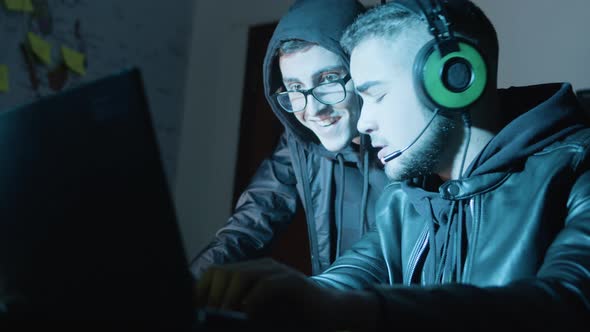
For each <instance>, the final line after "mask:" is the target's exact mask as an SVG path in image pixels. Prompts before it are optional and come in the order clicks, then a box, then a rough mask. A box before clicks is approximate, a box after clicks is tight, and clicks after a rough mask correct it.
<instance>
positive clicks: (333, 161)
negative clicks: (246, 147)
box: [191, 0, 387, 279]
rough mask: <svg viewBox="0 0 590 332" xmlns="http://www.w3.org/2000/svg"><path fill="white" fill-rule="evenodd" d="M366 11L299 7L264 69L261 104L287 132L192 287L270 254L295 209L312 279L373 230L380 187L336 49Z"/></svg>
mask: <svg viewBox="0 0 590 332" xmlns="http://www.w3.org/2000/svg"><path fill="white" fill-rule="evenodd" d="M363 11H364V7H363V6H362V5H361V4H360V3H359V2H358V1H356V0H304V1H296V2H295V3H294V4H293V5H292V7H291V8H290V10H289V11H288V13H287V14H286V15H285V16H284V17H283V18H282V19H281V20H280V22H279V24H278V26H277V28H276V30H275V32H274V34H273V37H272V39H271V41H270V43H269V45H268V49H267V53H266V57H265V60H264V72H263V79H264V88H265V91H264V92H265V95H266V97H267V100H268V102H269V103H270V105H271V107H272V109H273V111H274V113H275V114H276V116H277V117H278V118H279V119H280V121H281V122H282V123H283V125H284V126H285V131H284V133H283V135H282V136H281V138H280V141H279V144H278V146H277V147H276V149H275V150H274V152H273V154H272V155H271V156H269V157H268V158H267V159H266V160H264V161H263V162H262V164H261V165H260V167H259V168H258V170H257V172H256V174H255V175H254V177H253V178H252V180H251V182H250V184H249V186H248V187H247V188H246V190H245V191H244V192H243V193H242V195H241V196H240V199H239V200H238V203H237V206H236V208H235V211H234V213H233V215H232V216H231V217H230V218H229V221H228V222H227V224H226V225H225V226H224V227H223V228H221V229H220V230H219V231H218V232H217V233H216V236H215V238H214V239H213V241H212V242H211V243H210V244H209V245H208V246H207V247H206V248H205V249H203V250H202V251H201V252H200V253H199V254H198V255H197V256H196V257H195V258H194V259H193V261H192V263H191V270H192V271H193V274H194V276H195V277H196V278H197V279H199V278H200V276H201V275H202V273H203V272H204V271H205V270H206V269H207V268H209V267H210V266H211V265H212V264H223V263H229V262H238V261H245V260H249V259H253V258H257V257H262V256H264V255H266V254H268V249H269V246H270V245H271V243H272V242H273V240H274V239H275V237H276V236H279V235H280V232H281V231H282V230H284V229H285V227H286V226H287V225H288V224H289V223H290V222H291V220H292V218H293V216H294V215H295V209H296V205H297V200H298V199H299V200H300V201H301V202H302V205H303V208H304V209H305V215H306V219H307V229H308V235H309V243H310V253H311V265H312V274H318V273H320V272H322V271H323V270H325V269H326V268H327V267H328V266H329V265H330V264H331V263H332V262H333V261H334V259H335V258H336V257H338V256H339V255H340V253H342V252H343V251H344V250H345V249H348V248H349V247H350V246H351V245H352V244H353V243H354V242H356V241H357V240H359V239H360V238H361V236H362V235H363V233H365V232H366V231H367V230H368V229H369V228H371V227H372V226H373V224H374V221H375V216H374V213H373V211H374V204H375V201H376V199H377V197H378V196H379V194H380V193H381V190H382V188H383V187H384V186H385V184H386V182H387V178H386V176H385V173H384V172H383V169H382V166H381V165H379V164H378V162H374V161H375V158H369V154H371V153H373V156H374V151H373V148H371V147H370V146H369V144H366V142H364V140H363V142H362V143H363V144H361V139H360V136H359V133H358V130H357V129H356V122H357V120H358V116H359V112H360V99H359V98H358V97H357V96H356V95H355V93H354V85H353V83H352V81H351V80H350V75H349V60H348V57H347V56H346V55H345V53H344V51H343V50H342V48H341V47H340V45H339V43H338V40H339V39H340V36H341V34H342V32H343V31H344V29H345V28H346V27H347V26H348V25H349V24H350V23H352V21H353V20H354V18H355V17H356V16H358V15H359V14H360V13H362V12H363Z"/></svg>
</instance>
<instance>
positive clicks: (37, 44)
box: [27, 32, 51, 65]
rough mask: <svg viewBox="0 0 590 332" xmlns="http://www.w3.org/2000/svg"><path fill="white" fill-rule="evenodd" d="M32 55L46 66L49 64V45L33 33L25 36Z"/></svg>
mask: <svg viewBox="0 0 590 332" xmlns="http://www.w3.org/2000/svg"><path fill="white" fill-rule="evenodd" d="M27 36H28V37H29V44H30V45H31V49H32V50H33V53H35V55H36V56H37V57H38V58H39V59H40V60H41V61H42V62H43V63H45V64H46V65H50V64H51V44H49V43H48V42H46V41H45V40H43V38H41V37H39V36H37V35H36V34H35V33H33V32H29V33H28V34H27Z"/></svg>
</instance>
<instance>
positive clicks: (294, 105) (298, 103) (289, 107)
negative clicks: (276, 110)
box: [277, 91, 305, 112]
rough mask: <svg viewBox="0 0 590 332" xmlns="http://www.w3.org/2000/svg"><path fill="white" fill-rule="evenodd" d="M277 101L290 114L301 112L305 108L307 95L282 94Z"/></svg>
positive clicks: (296, 93)
mask: <svg viewBox="0 0 590 332" xmlns="http://www.w3.org/2000/svg"><path fill="white" fill-rule="evenodd" d="M277 101H278V102H279V104H280V105H281V106H282V107H283V108H284V109H285V110H286V111H288V112H299V111H302V110H303V109H304V108H305V95H304V94H303V93H301V92H295V91H293V92H283V93H280V94H279V95H277Z"/></svg>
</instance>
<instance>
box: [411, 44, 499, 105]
mask: <svg viewBox="0 0 590 332" xmlns="http://www.w3.org/2000/svg"><path fill="white" fill-rule="evenodd" d="M457 43H458V46H459V51H456V52H451V53H449V54H447V55H445V56H444V57H442V58H441V56H440V53H439V51H438V50H437V45H436V40H434V39H433V40H431V41H430V42H428V43H427V44H426V45H424V46H423V47H422V49H420V51H419V52H418V55H417V56H416V60H415V61H414V69H413V71H414V86H415V87H416V91H417V92H418V96H419V97H420V98H421V100H422V101H423V102H424V103H425V105H426V106H427V107H429V108H432V109H434V108H440V109H442V110H446V111H463V110H465V108H466V107H468V106H470V105H471V104H473V103H475V102H476V101H477V100H478V99H479V97H480V96H481V95H482V94H483V91H484V90H485V87H486V85H487V66H486V63H485V60H484V58H483V57H482V55H481V53H480V52H479V51H478V50H477V49H476V48H475V46H473V45H472V44H471V43H469V42H467V41H465V40H463V39H458V41H457Z"/></svg>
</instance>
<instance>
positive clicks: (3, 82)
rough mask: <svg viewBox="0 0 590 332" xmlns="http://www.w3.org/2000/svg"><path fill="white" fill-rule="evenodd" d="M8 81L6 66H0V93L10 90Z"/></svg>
mask: <svg viewBox="0 0 590 332" xmlns="http://www.w3.org/2000/svg"><path fill="white" fill-rule="evenodd" d="M9 83H10V81H9V80H8V66H7V65H0V92H8V90H9V89H10V84H9Z"/></svg>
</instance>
